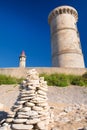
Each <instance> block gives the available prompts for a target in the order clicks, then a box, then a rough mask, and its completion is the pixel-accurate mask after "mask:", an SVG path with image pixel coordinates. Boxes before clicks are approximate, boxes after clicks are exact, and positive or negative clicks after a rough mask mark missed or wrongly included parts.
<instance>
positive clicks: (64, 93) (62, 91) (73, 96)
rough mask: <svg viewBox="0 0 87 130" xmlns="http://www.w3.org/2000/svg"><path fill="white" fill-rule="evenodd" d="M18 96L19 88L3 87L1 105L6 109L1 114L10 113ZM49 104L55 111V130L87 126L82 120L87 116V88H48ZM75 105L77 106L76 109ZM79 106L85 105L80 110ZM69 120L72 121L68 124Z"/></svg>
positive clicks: (0, 92)
mask: <svg viewBox="0 0 87 130" xmlns="http://www.w3.org/2000/svg"><path fill="white" fill-rule="evenodd" d="M18 95H19V87H18V86H15V85H1V86H0V103H2V104H3V105H4V107H3V108H1V109H0V112H1V113H2V112H9V111H10V108H11V107H12V106H13V105H14V103H15V101H16V99H17V96H18ZM48 103H49V105H50V106H52V107H54V110H53V111H54V117H55V122H54V124H52V126H51V127H55V129H53V130H80V129H82V128H83V127H84V126H85V125H86V126H87V119H86V120H82V119H81V118H84V117H85V115H87V112H86V110H87V88H86V87H79V86H69V87H64V88H61V87H52V86H51V87H48ZM74 105H77V106H76V107H75V106H74ZM78 105H79V106H81V105H84V107H83V106H82V107H81V110H80V107H78ZM85 106H86V107H85ZM66 108H68V112H66V113H64V112H65V110H66ZM83 108H84V110H83ZM70 110H71V111H70ZM78 113H79V114H78ZM80 113H81V114H82V115H81V114H80ZM62 114H64V115H62ZM3 115H5V116H6V113H4V114H3ZM59 115H61V116H60V117H61V118H60V119H61V122H59V121H60V120H59ZM76 115H77V116H76ZM80 117H81V118H80ZM75 118H76V119H75ZM86 118H87V117H86ZM72 119H74V120H72ZM67 120H70V121H68V122H67ZM75 120H76V121H75ZM64 121H65V122H66V123H65V122H64ZM56 127H57V128H56ZM77 128H80V129H77Z"/></svg>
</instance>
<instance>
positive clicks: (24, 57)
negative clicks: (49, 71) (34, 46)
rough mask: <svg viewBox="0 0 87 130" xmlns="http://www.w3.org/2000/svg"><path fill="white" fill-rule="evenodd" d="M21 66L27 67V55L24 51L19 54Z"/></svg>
mask: <svg viewBox="0 0 87 130" xmlns="http://www.w3.org/2000/svg"><path fill="white" fill-rule="evenodd" d="M19 67H20V68H25V67H26V55H25V52H24V51H22V53H21V55H20V56H19Z"/></svg>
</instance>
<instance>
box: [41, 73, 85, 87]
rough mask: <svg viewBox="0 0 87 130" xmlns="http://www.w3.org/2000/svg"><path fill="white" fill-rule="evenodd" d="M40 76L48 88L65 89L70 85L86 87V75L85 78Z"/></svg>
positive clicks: (57, 75)
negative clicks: (57, 87)
mask: <svg viewBox="0 0 87 130" xmlns="http://www.w3.org/2000/svg"><path fill="white" fill-rule="evenodd" d="M40 76H43V77H44V79H45V80H46V81H47V83H48V85H49V86H59V87H65V86H68V85H70V84H71V85H78V86H87V74H86V76H78V75H66V74H57V73H55V74H51V75H48V74H46V73H43V74H41V75H40Z"/></svg>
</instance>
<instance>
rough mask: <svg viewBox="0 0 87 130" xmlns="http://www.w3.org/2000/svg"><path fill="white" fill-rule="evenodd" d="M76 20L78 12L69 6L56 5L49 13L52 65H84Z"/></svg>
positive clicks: (73, 66)
mask: <svg viewBox="0 0 87 130" xmlns="http://www.w3.org/2000/svg"><path fill="white" fill-rule="evenodd" d="M77 21H78V13H77V11H76V10H75V9H74V8H73V7H71V6H60V7H57V8H55V9H54V10H53V11H52V12H51V13H50V14H49V17H48V22H49V24H50V28H51V46H52V66H54V67H70V68H84V67H85V65H84V59H83V54H82V50H81V45H80V37H79V33H78V29H77V25H76V23H77Z"/></svg>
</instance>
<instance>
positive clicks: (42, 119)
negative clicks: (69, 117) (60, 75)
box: [3, 69, 52, 130]
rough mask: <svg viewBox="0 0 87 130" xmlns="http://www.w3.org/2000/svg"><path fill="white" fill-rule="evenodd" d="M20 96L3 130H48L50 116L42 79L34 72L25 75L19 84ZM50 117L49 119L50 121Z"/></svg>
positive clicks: (45, 83)
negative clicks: (24, 78)
mask: <svg viewBox="0 0 87 130" xmlns="http://www.w3.org/2000/svg"><path fill="white" fill-rule="evenodd" d="M21 88H22V89H21V90H20V95H19V97H18V100H17V102H16V103H15V105H14V106H13V108H12V112H11V113H9V115H8V118H7V119H6V123H4V124H3V128H5V130H7V129H6V128H8V129H11V130H48V124H49V121H52V120H51V119H52V114H51V113H49V110H50V109H49V106H48V103H47V100H48V99H47V93H46V92H47V90H48V87H47V82H46V81H44V78H43V77H40V78H39V74H38V73H37V72H36V70H34V69H32V70H30V71H29V72H28V73H27V78H26V80H24V81H23V83H22V84H21ZM50 117H51V119H50Z"/></svg>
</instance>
